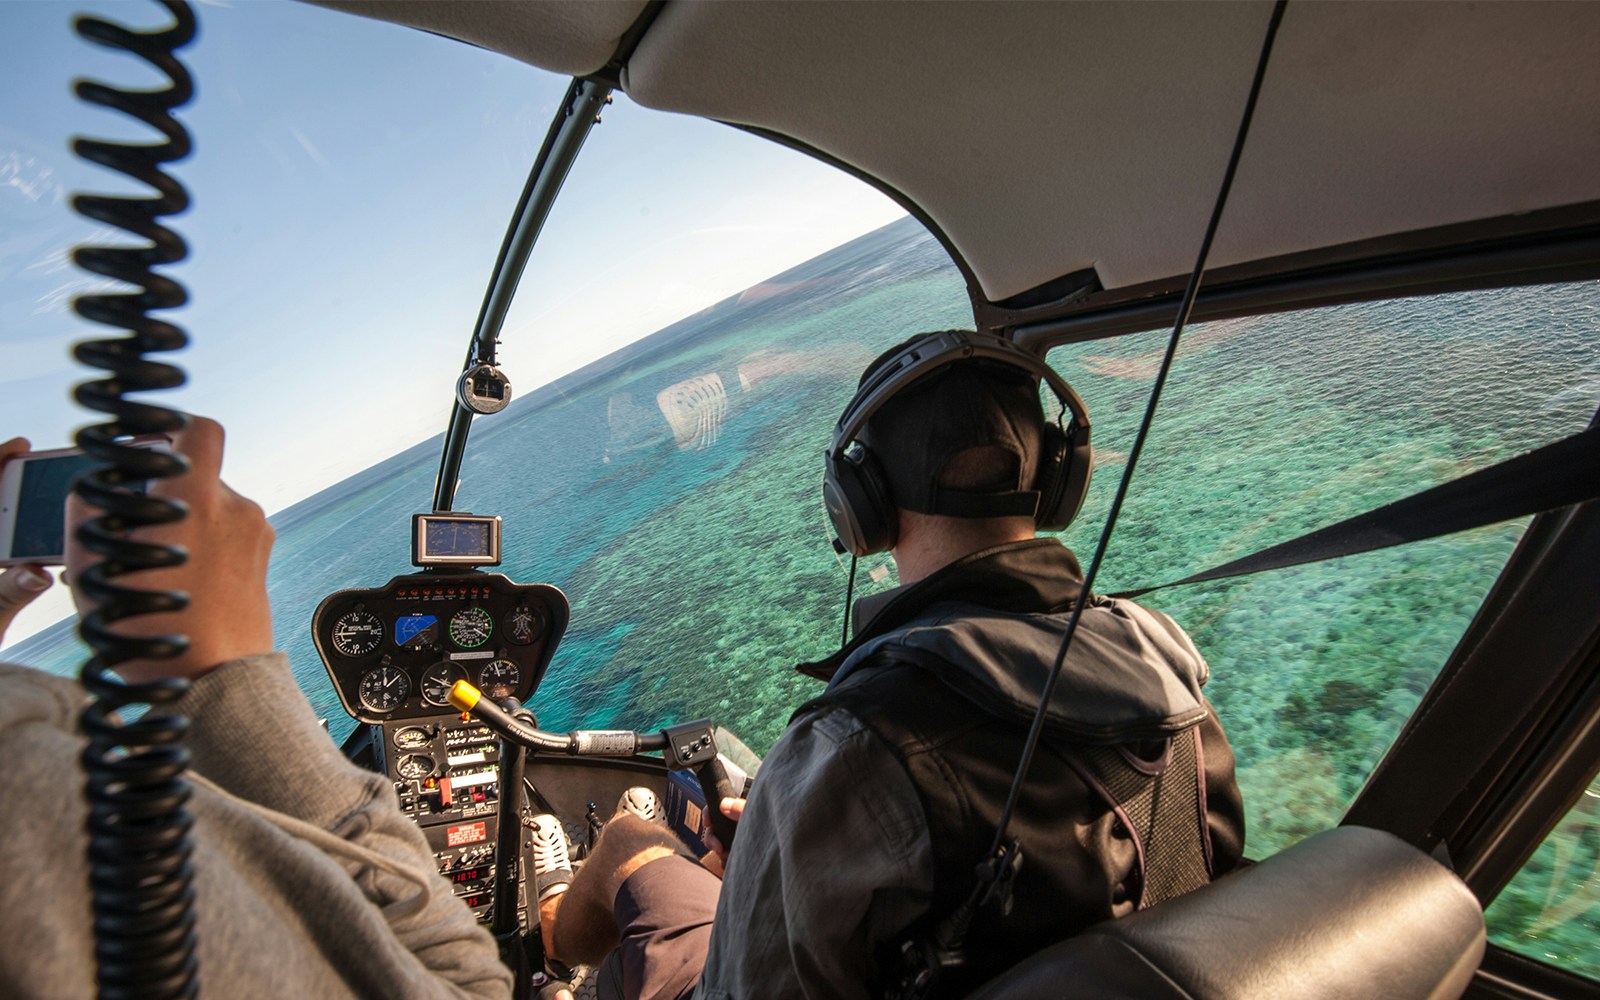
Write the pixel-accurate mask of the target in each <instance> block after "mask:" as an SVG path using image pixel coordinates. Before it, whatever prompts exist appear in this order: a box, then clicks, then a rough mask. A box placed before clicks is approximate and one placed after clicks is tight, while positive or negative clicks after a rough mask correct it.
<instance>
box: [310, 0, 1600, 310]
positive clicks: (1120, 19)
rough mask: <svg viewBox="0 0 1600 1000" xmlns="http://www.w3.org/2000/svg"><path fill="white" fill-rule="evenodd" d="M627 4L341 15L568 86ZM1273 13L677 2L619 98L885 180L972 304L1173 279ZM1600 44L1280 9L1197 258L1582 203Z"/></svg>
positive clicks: (1147, 6) (1598, 125)
mask: <svg viewBox="0 0 1600 1000" xmlns="http://www.w3.org/2000/svg"><path fill="white" fill-rule="evenodd" d="M333 5H335V6H345V5H346V4H345V2H343V0H341V2H338V3H335V4H333ZM644 7H645V5H644V4H642V3H639V2H637V0H629V2H603V0H600V2H594V0H591V2H585V0H557V2H542V0H536V2H522V3H435V2H432V0H419V2H407V3H389V2H383V3H365V2H363V3H355V4H350V5H349V8H350V9H353V10H356V11H358V12H360V13H363V14H367V15H372V16H380V17H384V18H387V19H392V20H399V21H403V22H405V23H410V24H413V25H416V26H418V27H423V28H426V29H428V30H433V31H438V32H440V33H443V34H449V35H453V36H455V37H459V38H463V39H466V40H469V41H472V42H474V43H476V44H479V45H482V46H484V47H487V48H492V49H495V50H497V51H500V52H504V53H505V54H507V55H510V56H513V57H515V58H518V59H522V60H524V61H527V62H531V63H534V64H536V65H540V66H543V67H545V68H547V69H552V70H557V71H560V72H564V73H586V72H593V71H596V70H598V69H600V68H601V67H602V66H603V65H604V64H605V63H606V62H607V61H608V60H609V59H610V58H611V57H612V55H613V54H614V53H615V51H616V47H617V45H618V41H619V39H620V38H621V37H622V36H623V34H624V32H625V30H626V28H627V25H628V24H629V23H630V22H631V20H632V19H633V18H634V17H635V16H637V15H638V14H640V13H641V12H642V11H643V10H644ZM1270 11H1271V6H1270V4H1268V3H1264V2H1262V3H1254V2H1252V3H1227V2H1213V3H1182V2H1180V3H1126V2H1109V3H1095V2H1087V3H1084V2H1080V3H1059V4H1058V3H1040V2H1020V3H1011V2H1004V0H996V2H977V3H964V2H933V3H906V2H898V3H897V2H885V3H864V2H827V3H753V2H752V3H709V2H708V3H701V2H692V0H673V2H669V3H667V4H666V5H665V7H663V8H662V9H661V11H660V13H659V15H658V16H657V17H656V18H655V20H654V21H653V22H652V23H651V24H650V26H649V28H648V30H647V31H646V32H645V33H644V35H643V37H642V39H641V40H640V42H639V44H638V47H637V48H636V49H635V51H634V53H633V55H632V57H631V59H630V60H629V62H628V64H627V66H626V68H625V69H624V71H623V74H622V85H623V89H625V90H626V91H627V93H628V94H629V95H630V96H631V97H632V98H633V99H634V100H635V101H637V102H638V103H640V104H642V105H645V106H647V107H652V108H658V109H661V110H666V111H675V112H683V113H687V114H693V115H699V116H703V117H707V118H713V119H719V120H722V121H727V122H731V123H735V124H740V125H747V126H754V127H757V128H760V129H764V130H769V131H771V132H775V133H779V134H781V135H783V136H787V137H790V138H791V139H794V140H798V141H799V142H800V143H802V144H804V145H807V146H810V147H812V148H814V149H816V150H818V151H820V152H822V153H825V154H827V155H828V156H830V157H832V158H834V159H836V160H838V161H841V162H842V163H844V164H847V165H848V166H850V167H851V168H853V169H855V170H856V171H858V172H860V173H863V174H865V175H868V176H870V177H873V178H876V179H878V180H879V181H880V182H882V183H883V184H885V185H887V186H888V187H889V188H892V189H893V190H895V191H897V192H899V193H900V194H901V195H902V196H903V199H904V200H906V201H908V202H910V203H912V204H914V205H916V206H917V207H918V208H919V209H920V210H921V211H922V212H923V213H924V215H925V216H926V217H927V218H928V219H929V220H931V222H932V223H933V224H934V225H936V226H937V227H938V228H939V229H941V230H942V231H943V233H944V234H945V236H946V238H947V239H948V241H949V243H950V245H951V246H952V247H953V248H954V250H955V251H956V252H957V253H958V254H959V255H960V256H961V257H962V258H963V259H964V261H965V264H966V265H967V267H969V268H970V270H971V271H972V273H973V275H974V276H975V277H976V280H977V282H978V284H979V286H980V289H981V292H982V294H983V295H984V296H985V297H986V298H987V299H989V300H990V301H992V302H998V301H1001V300H1004V299H1006V298H1008V297H1010V296H1012V295H1015V294H1017V293H1020V292H1023V291H1026V290H1028V289H1031V288H1034V287H1035V286H1038V285H1040V284H1042V283H1044V282H1047V281H1050V280H1051V279H1054V278H1057V277H1059V276H1061V275H1064V274H1068V273H1072V272H1075V271H1079V270H1082V269H1086V268H1091V267H1092V268H1094V269H1095V271H1096V273H1097V274H1098V275H1099V279H1100V282H1101V285H1102V286H1103V287H1104V288H1107V289H1115V288H1120V287H1125V286H1129V285H1135V284H1140V283H1143V282H1148V281H1156V280H1161V279H1168V278H1171V277H1173V276H1176V275H1182V274H1184V273H1186V272H1187V270H1188V269H1189V268H1190V267H1191V266H1192V264H1193V261H1194V255H1195V252H1196V250H1197V248H1198V244H1199V240H1200V236H1201V233H1202V231H1203V229H1204V226H1205V222H1206V219H1207V216H1208V213H1209V211H1210V208H1211V205H1212V201H1213V199H1214V198H1215V195H1216V191H1217V186H1218V183H1219V181H1220V179H1221V175H1222V171H1223V167H1224V165H1225V163H1226V160H1227V155H1228V151H1229V148H1230V146H1231V143H1232V141H1233V137H1234V132H1235V129H1236V128H1237V125H1238V121H1239V116H1240V113H1241V111H1242V108H1243V104H1244V100H1245V96H1246V93H1247V90H1248V87H1249V82H1250V78H1251V74H1252V72H1253V70H1254V67H1255V62H1256V58H1257V54H1258V52H1259V49H1260V45H1261V41H1262V37H1263V35H1264V33H1265V29H1266V24H1267V19H1268V17H1269V14H1270ZM1597 54H1600V4H1594V3H1430V4H1411V3H1394V4H1389V3H1345V2H1332V3H1323V2H1314V0H1294V2H1292V3H1290V4H1289V7H1288V10H1287V12H1286V14H1285V16H1284V22H1283V26H1282V29H1281V31H1280V33H1279V36H1278V41H1277V47H1276V49H1275V51H1274V54H1273V60H1272V65H1271V68H1270V69H1269V71H1268V75H1267V79H1266V84H1265V88H1264V91H1263V95H1262V98H1261V103H1260V107H1259V109H1258V112H1257V115H1256V121H1255V125H1254V127H1253V130H1252V132H1251V136H1250V142H1249V145H1248V146H1247V148H1246V150H1245V155H1244V159H1243V161H1242V163H1241V165H1240V169H1239V175H1238V178H1237V180H1236V182H1235V186H1234V193H1233V196H1232V199H1231V201H1230V203H1229V207H1228V213H1227V216H1226V218H1225V220H1224V222H1223V225H1222V227H1221V230H1220V232H1219V233H1218V236H1217V241H1216V246H1215V248H1214V251H1213V254H1212V259H1211V264H1212V266H1214V267H1220V266H1226V265H1229V264H1238V263H1246V262H1249V261H1256V260H1262V259H1266V258H1272V257H1277V256H1280V255H1284V254H1290V253H1295V252H1299V251H1306V250H1315V249H1318V248H1322V247H1329V246H1337V245H1340V244H1344V243H1350V242H1354V241H1357V240H1363V239H1368V238H1373V237H1379V236H1388V235H1392V234H1397V233H1405V232H1411V231H1414V230H1421V229H1427V228H1431V227H1437V226H1443V225H1448V224H1451V223H1457V222H1467V221H1473V220H1478V219H1487V218H1494V217H1497V216H1504V215H1511V214H1516V213H1524V212H1529V211H1533V210H1535V209H1542V208H1551V207H1558V206H1563V205H1576V204H1580V203H1584V202H1592V201H1597V200H1600V110H1597V109H1600V55H1597Z"/></svg>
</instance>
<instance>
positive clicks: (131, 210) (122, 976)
mask: <svg viewBox="0 0 1600 1000" xmlns="http://www.w3.org/2000/svg"><path fill="white" fill-rule="evenodd" d="M161 2H162V3H163V5H164V6H165V7H166V8H167V9H168V10H169V11H170V12H171V13H172V16H173V17H174V18H175V22H176V23H175V24H174V25H173V26H172V27H170V28H167V29H165V30H161V31H149V32H134V31H129V30H128V29H126V28H123V27H120V26H118V25H115V24H111V23H109V22H106V21H102V20H98V19H95V18H79V19H78V20H76V21H75V22H74V27H75V28H76V29H77V31H78V33H79V34H80V35H82V36H83V37H84V38H86V39H88V40H89V41H92V42H94V43H96V44H98V45H103V46H106V47H108V48H115V49H122V50H126V51H128V52H131V53H133V54H135V55H138V56H140V57H142V58H143V59H145V60H146V61H148V62H149V63H151V64H152V65H154V66H155V67H156V68H158V69H160V70H161V71H162V72H164V73H165V74H166V75H167V76H168V77H169V78H170V79H171V85H170V86H167V87H165V88H162V89H159V90H150V91H127V90H118V89H115V88H112V87H108V86H106V85H104V84H100V83H94V82H90V81H85V80H80V81H78V82H77V83H76V84H75V86H74V90H75V92H76V93H77V95H78V97H79V98H80V99H81V100H84V101H86V102H88V103H90V104H94V105H98V106H100V107H104V108H109V109H113V110H116V111H120V112H123V113H124V114H128V115H131V116H132V117H134V118H137V119H139V120H140V121H142V122H144V123H145V124H147V125H149V126H151V127H152V128H154V129H156V130H157V131H158V132H160V133H161V134H162V136H163V137H164V141H162V142H159V143H155V144H150V145H128V144H120V143H110V142H102V141H99V140H91V139H76V140H75V141H74V142H73V151H74V152H75V153H77V154H78V155H79V156H81V157H83V158H84V159H87V160H90V161H92V162H94V163H98V164H100V165H101V166H104V167H107V168H109V169H111V170H115V171H118V172H119V173H122V174H126V175H127V176H129V177H131V178H134V179H135V180H138V181H141V182H143V183H145V184H147V185H149V186H150V187H151V188H153V189H154V190H155V192H156V196H155V197H153V198H114V197H108V196H102V195H79V196H77V197H75V198H74V199H73V201H72V205H73V208H74V209H75V210H76V211H78V212H79V213H80V214H82V215H85V216H88V217H89V218H91V219H94V220H96V221H98V222H101V223H104V224H106V225H109V226H114V227H116V228H118V229H122V230H125V231H127V232H129V233H132V234H134V235H136V236H139V237H142V238H143V239H145V240H148V241H149V242H148V244H146V245H143V246H117V247H107V246H95V247H79V248H78V249H77V250H76V251H74V253H73V260H74V262H75V263H77V265H78V266H79V267H82V268H84V269H85V270H87V271H91V272H93V273H95V274H98V275H101V276H104V277H107V278H113V279H116V280H118V281H121V282H125V283H127V284H129V285H133V286H137V290H135V291H132V292H127V293H119V294H104V295H85V296H82V297H80V298H78V299H77V300H76V301H75V302H74V303H73V308H74V309H75V310H76V311H77V313H78V314H79V315H80V316H82V317H84V318H85V319H87V320H90V321H92V322H95V323H103V324H105V325H107V326H111V327H115V328H117V329H120V330H125V331H127V336H125V337H116V338H110V339H105V340H94V341H88V342H85V343H82V344H79V345H77V346H76V348H74V351H73V353H74V355H75V356H76V357H77V358H78V360H79V361H81V362H83V363H84V364H87V365H90V366H92V367H96V368H101V369H104V370H105V371H106V372H107V373H108V375H107V377H105V378H102V379H98V380H95V381H90V382H85V383H83V384H81V385H79V386H78V387H77V389H76V391H75V392H74V396H75V398H76V399H77V401H78V402H79V403H80V404H82V405H83V406H86V407H88V408H90V409H93V410H96V411H99V412H101V413H105V414H108V415H110V418H111V419H109V420H107V421H106V422H104V423H100V424H95V425H93V426H89V427H85V428H83V429H82V430H80V431H79V432H78V434H77V443H78V446H79V447H81V448H82V449H83V450H84V451H86V452H88V453H89V454H91V455H93V456H95V457H96V458H99V459H101V460H102V461H104V462H106V463H109V464H108V465H107V466H106V467H103V468H101V469H99V470H97V471H96V472H94V473H92V474H90V475H88V476H85V477H84V478H83V479H82V480H81V481H80V482H79V483H78V484H77V486H76V487H75V491H76V492H77V494H78V496H79V497H81V498H82V499H83V500H85V501H87V502H89V503H90V504H92V505H94V506H95V507H98V508H100V510H101V511H103V512H104V513H102V514H101V515H100V516H98V517H96V518H94V519H92V520H90V521H89V522H88V523H86V524H84V525H83V526H82V527H81V528H80V529H79V530H78V533H77V539H78V541H79V542H80V543H81V544H82V545H83V546H85V547H86V548H87V549H89V550H90V551H92V552H94V553H96V554H97V555H99V556H100V557H101V559H100V561H99V562H98V563H96V564H94V565H92V566H90V567H88V568H86V569H84V570H83V571H82V572H81V573H80V575H79V578H78V580H76V581H75V584H76V586H77V587H78V588H79V589H80V590H81V591H82V592H83V593H84V594H85V595H86V596H87V597H88V599H89V600H90V601H92V602H93V603H94V604H95V605H96V610H94V611H93V612H92V613H90V614H87V615H85V616H84V617H83V620H82V623H81V625H80V626H79V632H80V634H81V635H82V636H83V639H84V641H85V642H86V643H88V645H89V647H90V648H91V649H92V650H93V656H91V657H90V659H89V660H88V662H86V663H85V664H84V666H83V671H82V674H81V676H82V681H83V686H84V688H85V689H86V690H87V691H88V692H89V694H90V695H91V696H92V701H91V702H90V704H89V706H88V707H87V708H86V709H84V712H83V715H82V719H81V725H82V728H83V731H84V733H85V735H86V736H87V737H88V746H87V747H86V748H85V750H84V754H83V767H84V774H85V779H86V787H85V796H86V798H87V801H88V832H89V858H88V862H89V864H88V867H89V884H90V891H91V895H92V898H93V905H94V933H95V962H96V982H97V987H98V990H99V995H100V996H101V997H102V998H124V997H130V998H131V997H140V998H158V997H159V998H166V997H192V996H195V995H196V994H197V993H198V990H199V978H198V963H197V960H196V954H195V933H194V915H193V902H194V890H193V875H194V873H193V870H192V868H191V866H190V854H191V847H190V843H189V830H190V827H191V826H192V823H193V821H192V819H191V817H190V816H189V813H188V810H187V802H188V798H189V785H188V783H187V781H185V778H184V772H185V770H186V769H187V767H188V761H189V758H188V753H187V752H186V751H185V750H184V748H183V746H182V740H183V736H184V734H185V732H186V731H187V729H188V720H187V719H185V718H184V717H183V716H182V715H181V714H178V713H176V712H173V711H171V710H168V709H165V708H163V706H169V705H171V704H172V703H173V702H175V701H176V700H177V699H179V698H180V697H182V696H183V694H184V693H185V692H186V691H187V690H188V683H187V682H186V681H182V680H164V681H156V682H152V683H142V684H125V683H123V682H121V681H120V680H118V679H117V678H116V677H115V676H114V675H112V674H111V673H110V672H109V671H111V670H112V669H113V668H115V667H116V666H117V665H118V664H120V663H124V662H126V661H128V660H132V659H150V658H163V657H172V656H176V655H178V654H179V653H181V652H182V651H183V650H184V649H185V648H187V646H188V640H187V639H186V638H185V637H183V636H157V637H149V638H137V639H135V638H128V637H125V636H121V635H118V634H117V633H116V632H114V631H112V628H111V626H112V625H113V624H114V623H116V622H118V621H121V620H123V619H126V618H129V617H131V616H134V615H142V614H152V613H156V612H163V611H175V610H178V609H181V608H182V607H184V606H185V605H186V604H187V603H188V598H187V596H186V595H184V594H182V593H177V592H170V591H152V590H141V589H138V588H134V587H130V586H127V585H125V584H119V583H117V582H115V581H116V578H117V577H119V576H122V575H124V574H127V573H131V572H135V571H138V570H144V569H152V568H158V567H168V566H175V565H178V564H180V563H182V562H183V561H184V559H185V558H186V554H185V553H184V551H183V550H182V549H180V548H177V547H174V546H167V545H158V544H150V543H146V542H135V541H133V540H132V539H130V538H129V537H128V533H129V532H131V531H132V530H133V529H135V528H140V527H145V526H149V525H157V524H170V523H172V522H174V521H178V520H181V519H182V518H183V516H184V514H185V509H184V507H183V506H182V505H181V504H179V503H176V502H174V501H171V500H165V499H161V498H159V497H151V496H146V495H144V493H143V492H142V491H140V490H139V489H137V488H136V487H137V484H140V483H148V482H150V481H151V480H155V479H162V478H166V477H170V476H175V475H178V474H180V473H182V472H183V471H184V470H185V469H186V468H187V467H188V463H187V462H186V461H184V460H183V459H182V458H181V457H180V456H177V455H174V454H171V453H169V452H165V451H159V450H150V449H145V448H138V447H133V446H131V445H129V444H128V443H127V439H128V438H129V437H131V436H136V435H148V434H171V433H172V432H174V431H176V430H179V429H180V428H182V427H183V426H184V425H185V423H186V419H185V418H184V416H183V415H182V414H181V413H178V412H177V411H175V410H171V409H167V408H165V407H161V406H157V405H153V404H150V403H145V402H138V401H134V400H130V399H128V398H127V395H128V393H131V392H143V391H146V390H150V389H163V388H172V387H175V386H178V385H181V384H182V383H183V381H184V375H183V372H182V371H181V370H180V369H178V368H176V367H174V366H172V365H170V364H165V363H162V362H158V361H152V360H149V359H148V358H147V357H146V355H147V354H150V353H153V352H161V351H173V350H177V349H179V348H182V347H183V346H185V345H186V344H187V343H188V337H187V336H186V335H185V334H184V332H183V331H182V330H180V329H179V328H177V327H176V326H174V325H172V324H170V323H166V322H163V321H161V320H158V319H153V318H151V316H150V315H149V313H150V311H151V310H154V309H170V308H173V307H175V306H180V305H182V304H183V303H184V302H186V301H187V298H188V296H187V295H186V293H185V292H184V289H183V287H182V286H181V285H179V284H177V283H176V282H174V281H172V280H171V279H169V278H166V277H163V276H161V275H159V274H156V273H155V272H154V271H153V268H154V267H156V266H157V265H161V264H171V263H173V262H175V261H178V260H182V259H183V258H184V257H185V256H186V255H187V254H188V247H187V246H186V245H185V244H184V241H183V239H182V238H181V237H179V236H178V235H177V234H176V233H174V232H172V231H171V230H170V229H167V228H166V227H165V226H163V225H161V224H160V223H159V222H158V221H157V220H158V219H160V218H161V217H162V216H167V215H173V214H175V213H178V212H181V211H183V210H184V209H185V208H187V207H188V204H189V197H188V194H187V192H185V191H184V189H183V187H182V185H180V184H179V183H178V182H177V181H175V180H173V179H172V178H171V177H169V176H168V175H167V174H165V173H163V172H162V170H161V165H162V164H165V163H169V162H172V161H173V160H178V159H181V158H182V157H184V156H186V155H188V152H189V135H188V133H187V132H186V131H185V130H184V128H183V126H182V125H180V124H178V122H177V120H176V119H174V118H173V117H172V115H171V114H170V112H171V110H172V109H173V108H175V107H177V106H179V105H181V104H184V103H185V102H187V101H188V100H189V98H190V97H191V96H192V94H193V92H194V86H193V82H192V81H191V79H190V76H189V73H188V71H187V70H186V69H185V68H184V67H183V65H182V64H181V63H180V62H178V60H177V59H176V58H175V57H174V56H173V51H174V50H175V49H177V48H179V47H181V46H183V45H185V44H187V43H188V42H189V41H190V40H191V39H192V38H193V37H194V34H195V20H194V15H193V13H192V12H191V11H190V9H189V7H188V4H186V3H183V2H181V0H161ZM140 705H148V706H149V709H148V710H147V711H146V712H145V713H144V714H143V716H141V717H139V718H138V719H137V720H136V721H131V722H130V721H124V719H123V718H122V715H123V714H125V713H126V712H127V710H128V709H129V708H130V707H131V706H140Z"/></svg>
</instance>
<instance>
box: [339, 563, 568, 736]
mask: <svg viewBox="0 0 1600 1000" xmlns="http://www.w3.org/2000/svg"><path fill="white" fill-rule="evenodd" d="M570 614H571V610H570V608H569V606H568V604H567V597H566V595H565V594H563V593H562V592H561V591H560V590H559V589H557V588H555V587H552V586H550V585H549V584H543V583H537V584H517V583H513V582H511V580H510V579H508V578H507V577H506V576H505V575H504V574H501V573H485V572H481V571H478V570H470V571H466V572H452V573H418V574H413V575H410V576H397V577H395V578H394V579H393V580H390V581H389V582H388V583H387V584H385V585H384V586H382V587H379V588H376V589H371V590H341V591H339V592H337V593H335V594H331V595H329V596H328V597H327V598H326V599H324V600H323V602H322V603H321V604H319V605H318V606H317V610H316V613H315V614H314V615H313V616H312V619H311V635H312V641H313V642H314V643H315V644H316V647H317V653H318V655H320V656H321V657H322V664H323V666H324V667H326V668H327V671H328V678H329V679H330V680H331V681H332V682H333V687H334V690H335V691H337V692H338V694H339V701H340V702H341V703H342V704H343V705H344V710H345V711H346V712H348V713H350V715H352V716H354V717H355V718H357V719H359V720H361V721H362V722H369V723H384V722H391V721H397V720H401V719H411V718H421V717H424V716H437V715H440V714H448V713H452V712H453V711H454V710H453V709H452V708H451V707H450V702H449V700H448V698H447V696H448V695H449V693H450V688H451V687H452V686H453V685H454V684H455V682H456V681H458V680H465V681H469V682H471V683H472V684H474V685H476V686H477V687H478V689H479V690H481V691H483V693H484V694H486V695H488V696H489V697H491V698H494V699H496V700H499V699H502V698H513V699H515V700H516V701H517V702H519V703H521V702H525V701H527V700H528V698H530V697H531V696H532V695H533V692H534V691H535V690H536V689H537V688H538V686H539V682H540V681H541V680H543V679H544V674H545V671H546V670H547V669H548V668H549V666H550V657H551V656H552V655H553V654H554V653H555V650H556V646H557V644H559V643H560V641H561V636H562V634H563V633H564V632H565V631H566V628H567V621H568V619H569V617H570Z"/></svg>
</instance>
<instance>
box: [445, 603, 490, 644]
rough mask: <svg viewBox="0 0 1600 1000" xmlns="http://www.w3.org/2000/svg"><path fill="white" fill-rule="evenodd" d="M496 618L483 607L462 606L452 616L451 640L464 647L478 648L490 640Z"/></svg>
mask: <svg viewBox="0 0 1600 1000" xmlns="http://www.w3.org/2000/svg"><path fill="white" fill-rule="evenodd" d="M493 628H494V619H493V618H490V617H489V612H487V611H485V610H483V609H482V608H462V609H461V610H460V611H457V612H456V613H455V614H454V615H451V616H450V641H451V642H454V643H455V644H456V645H457V646H460V647H461V648H462V649H477V648H478V647H479V646H481V645H483V644H484V643H486V642H488V641H489V631H490V630H491V629H493Z"/></svg>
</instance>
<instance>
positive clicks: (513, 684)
mask: <svg viewBox="0 0 1600 1000" xmlns="http://www.w3.org/2000/svg"><path fill="white" fill-rule="evenodd" d="M521 679H522V671H521V670H518V669H517V665H516V664H515V663H513V662H511V661H510V660H494V661H491V662H489V663H485V664H484V665H483V669H482V670H481V671H479V672H478V686H479V687H481V688H483V693H484V694H486V695H488V696H489V697H491V698H509V697H511V696H512V695H513V694H514V693H516V690H517V682H518V681H520V680H521Z"/></svg>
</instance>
